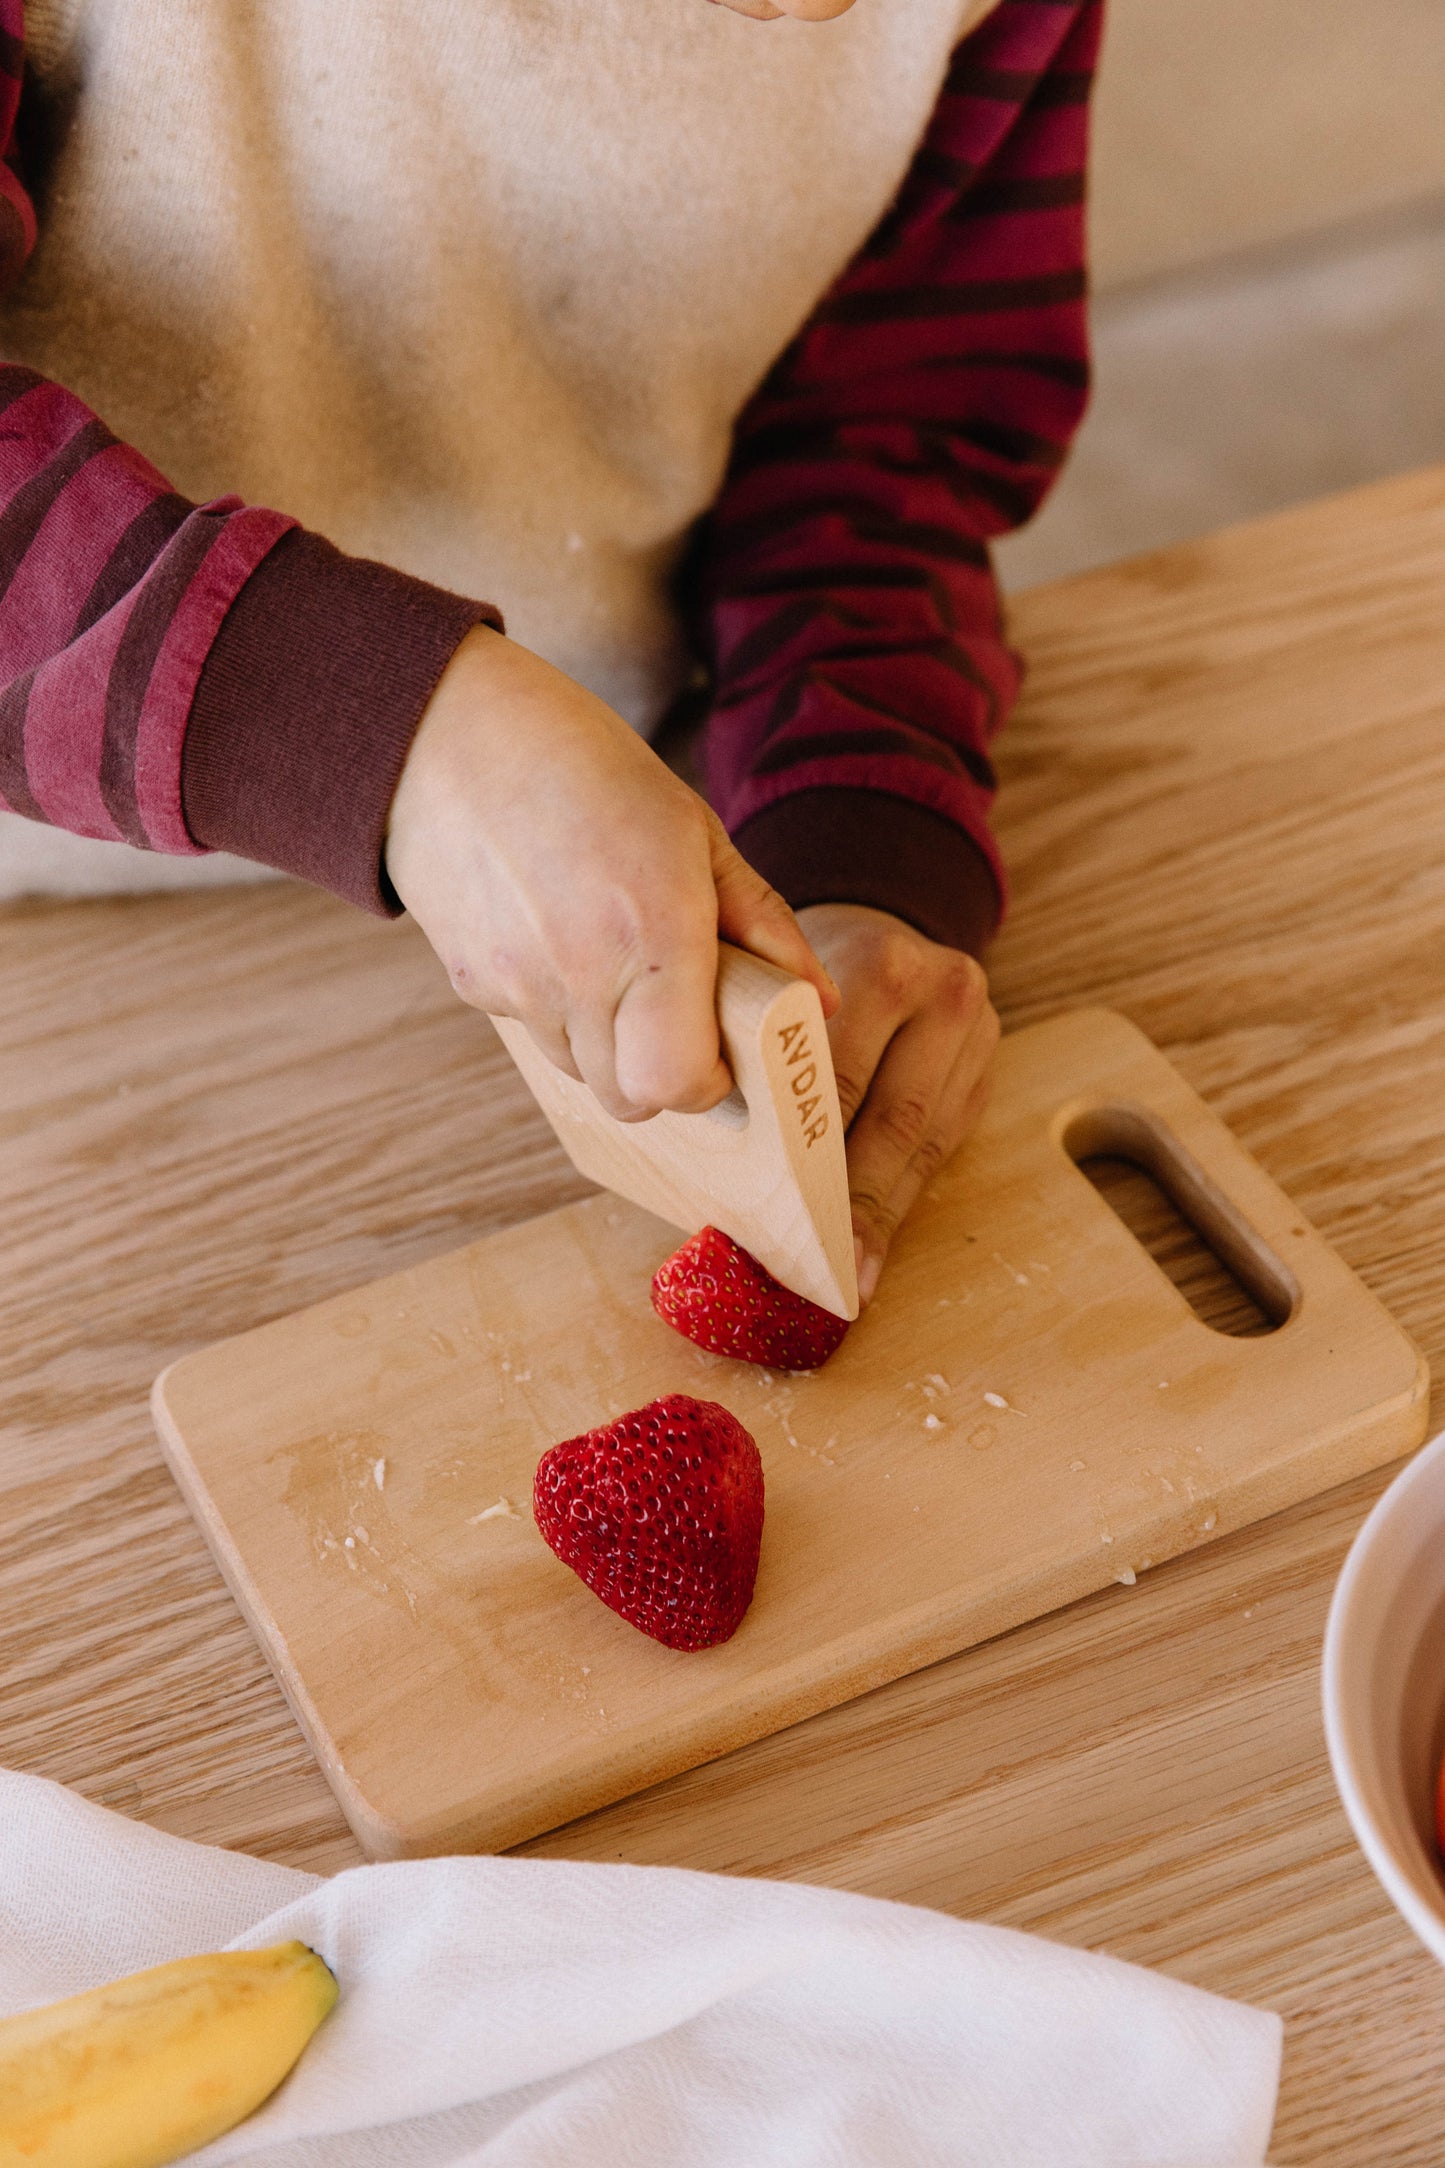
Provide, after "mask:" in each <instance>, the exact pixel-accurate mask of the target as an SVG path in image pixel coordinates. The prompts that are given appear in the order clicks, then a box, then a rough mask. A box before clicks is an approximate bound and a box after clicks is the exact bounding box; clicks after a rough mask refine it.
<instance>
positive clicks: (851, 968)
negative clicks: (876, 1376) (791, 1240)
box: [798, 903, 999, 1305]
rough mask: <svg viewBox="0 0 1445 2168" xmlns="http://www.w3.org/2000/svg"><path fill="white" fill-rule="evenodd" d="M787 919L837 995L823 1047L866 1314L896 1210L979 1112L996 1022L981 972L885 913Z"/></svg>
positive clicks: (849, 909)
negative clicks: (834, 1082)
mask: <svg viewBox="0 0 1445 2168" xmlns="http://www.w3.org/2000/svg"><path fill="white" fill-rule="evenodd" d="M798 921H799V924H800V925H801V926H802V928H803V931H804V932H805V933H806V935H807V937H808V940H809V941H810V943H811V944H812V947H813V950H814V952H815V953H816V955H817V956H818V957H819V958H820V959H821V961H822V962H823V963H824V964H826V966H827V967H828V969H829V971H831V973H832V975H833V977H834V978H835V979H836V981H837V983H838V986H839V988H840V990H841V992H842V996H843V1001H842V1006H841V1007H840V1008H839V1010H838V1013H837V1014H836V1016H834V1018H833V1020H832V1022H831V1023H830V1024H829V1026H828V1038H829V1041H830V1044H831V1046H832V1050H833V1069H834V1073H835V1074H836V1076H837V1079H838V1097H839V1100H840V1101H841V1103H842V1108H843V1120H844V1122H845V1124H847V1125H848V1187H849V1190H850V1192H851V1194H852V1200H853V1234H854V1239H855V1243H856V1247H857V1252H858V1293H859V1296H860V1298H861V1300H862V1301H863V1303H864V1304H865V1305H866V1304H867V1302H868V1301H869V1300H870V1299H871V1297H872V1294H873V1290H874V1289H875V1288H876V1287H877V1285H878V1275H879V1273H880V1272H881V1270H882V1268H883V1260H884V1258H885V1256H886V1255H887V1252H888V1245H889V1243H890V1242H891V1241H892V1239H893V1236H894V1234H895V1233H896V1231H897V1229H898V1226H899V1223H900V1222H901V1220H902V1219H903V1217H904V1215H905V1213H906V1212H907V1211H908V1210H909V1208H910V1206H911V1205H912V1204H913V1201H914V1199H915V1198H916V1197H917V1195H918V1193H919V1191H920V1190H921V1189H922V1188H923V1186H924V1184H925V1183H926V1182H928V1181H930V1180H931V1179H932V1177H933V1176H934V1175H935V1174H936V1173H937V1172H938V1169H939V1168H940V1167H941V1166H942V1165H943V1163H944V1161H945V1160H946V1159H947V1158H948V1157H949V1156H950V1154H951V1153H952V1152H953V1151H954V1150H955V1149H956V1148H957V1146H958V1145H959V1144H960V1143H961V1142H962V1141H963V1139H964V1137H965V1136H966V1135H967V1134H968V1132H969V1130H970V1129H971V1128H972V1127H973V1125H974V1123H975V1122H976V1121H977V1120H978V1118H979V1116H980V1115H981V1114H982V1112H983V1110H984V1107H985V1105H986V1103H987V1100H988V1087H989V1078H990V1070H991V1067H992V1063H993V1053H994V1048H995V1047H996V1046H997V1045H998V1039H999V1021H998V1017H997V1015H996V1014H995V1013H994V1008H993V1004H992V1002H991V1001H990V1000H989V998H988V980H987V978H986V977H985V976H984V970H983V966H982V964H980V963H977V962H975V960H974V958H973V957H971V956H965V955H964V954H963V953H962V952H961V951H960V950H958V949H951V948H942V947H940V946H939V944H938V943H937V942H936V941H930V940H929V939H928V938H927V937H926V935H924V934H921V933H919V932H917V931H916V930H915V928H914V927H912V926H909V925H907V924H906V923H905V922H904V921H903V920H902V919H899V918H894V917H892V916H891V915H890V913H888V912H887V911H874V910H871V909H869V908H868V907H867V906H866V905H863V904H856V903H817V904H812V905H810V906H809V907H808V908H807V909H806V910H802V911H799V913H798Z"/></svg>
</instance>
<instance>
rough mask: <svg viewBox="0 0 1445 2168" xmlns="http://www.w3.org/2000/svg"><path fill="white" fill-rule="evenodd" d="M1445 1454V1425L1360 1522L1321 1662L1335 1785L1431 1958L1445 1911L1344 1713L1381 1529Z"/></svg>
mask: <svg viewBox="0 0 1445 2168" xmlns="http://www.w3.org/2000/svg"><path fill="white" fill-rule="evenodd" d="M1442 1460H1445V1431H1440V1432H1439V1433H1437V1435H1436V1436H1435V1437H1433V1438H1431V1439H1429V1440H1427V1442H1426V1443H1425V1444H1424V1445H1422V1446H1421V1447H1420V1449H1419V1451H1418V1452H1416V1453H1415V1454H1414V1455H1412V1457H1411V1458H1410V1459H1409V1460H1408V1461H1407V1462H1406V1463H1405V1466H1404V1467H1403V1468H1402V1469H1401V1470H1400V1473H1399V1474H1398V1475H1397V1476H1396V1477H1395V1478H1394V1481H1393V1482H1392V1483H1390V1484H1389V1485H1388V1487H1387V1488H1386V1489H1385V1490H1384V1491H1382V1492H1381V1494H1380V1496H1379V1497H1378V1498H1377V1499H1376V1500H1375V1503H1374V1505H1373V1506H1372V1507H1371V1509H1370V1511H1369V1513H1368V1514H1367V1515H1366V1516H1365V1519H1364V1520H1363V1521H1362V1522H1361V1524H1360V1526H1359V1528H1358V1530H1357V1531H1356V1533H1355V1538H1354V1541H1353V1542H1352V1543H1351V1545H1350V1548H1349V1550H1348V1552H1347V1553H1346V1555H1345V1562H1344V1565H1343V1566H1342V1567H1341V1568H1340V1575H1339V1579H1338V1580H1337V1581H1336V1583H1335V1588H1334V1594H1333V1595H1332V1596H1331V1598H1330V1608H1329V1615H1328V1618H1327V1619H1326V1622H1325V1639H1324V1650H1323V1655H1322V1658H1321V1663H1320V1700H1321V1704H1322V1709H1323V1715H1324V1726H1325V1747H1326V1750H1327V1752H1328V1755H1329V1762H1330V1771H1331V1774H1332V1775H1333V1777H1334V1780H1335V1790H1336V1791H1337V1792H1338V1793H1339V1796H1340V1802H1341V1804H1342V1806H1343V1807H1344V1810H1345V1815H1346V1818H1347V1820H1348V1821H1349V1824H1350V1827H1351V1829H1352V1830H1353V1831H1354V1834H1355V1841H1356V1843H1357V1844H1358V1845H1359V1847H1360V1850H1361V1851H1362V1852H1363V1853H1364V1855H1365V1858H1366V1859H1367V1860H1368V1862H1369V1864H1370V1866H1371V1868H1372V1869H1373V1871H1374V1874H1375V1877H1376V1880H1377V1881H1378V1882H1379V1883H1380V1885H1381V1887H1382V1888H1383V1890H1384V1892H1385V1894H1386V1896H1387V1897H1388V1898H1389V1899H1390V1901H1391V1903H1392V1904H1393V1905H1394V1906H1395V1909H1396V1910H1397V1911H1398V1912H1399V1913H1400V1915H1401V1917H1402V1918H1403V1919H1404V1921H1405V1923H1406V1925H1407V1926H1409V1927H1410V1928H1411V1929H1412V1930H1413V1932H1414V1933H1415V1935H1416V1936H1417V1937H1418V1938H1419V1940H1420V1941H1421V1942H1423V1943H1424V1945H1425V1947H1426V1949H1427V1950H1429V1952H1430V1954H1431V1956H1432V1957H1434V1958H1436V1959H1437V1960H1438V1961H1439V1962H1440V1963H1441V1964H1445V1909H1442V1910H1441V1911H1436V1910H1435V1909H1434V1908H1433V1907H1432V1906H1431V1905H1428V1904H1427V1903H1426V1902H1425V1901H1424V1899H1423V1898H1422V1897H1421V1895H1420V1892H1419V1891H1418V1889H1417V1888H1416V1887H1415V1884H1414V1883H1413V1882H1412V1881H1411V1880H1410V1878H1409V1877H1408V1876H1407V1875H1406V1874H1405V1872H1404V1871H1403V1869H1402V1868H1401V1866H1400V1864H1399V1861H1398V1859H1397V1857H1396V1855H1395V1852H1394V1849H1393V1847H1392V1846H1391V1845H1390V1844H1389V1843H1388V1842H1387V1840H1386V1838H1385V1837H1384V1835H1383V1833H1382V1832H1381V1830H1380V1829H1379V1827H1378V1825H1377V1823H1376V1821H1375V1818H1374V1816H1373V1814H1372V1813H1371V1811H1370V1807H1369V1805H1368V1802H1367V1799H1366V1796H1365V1787H1364V1783H1363V1781H1362V1778H1361V1774H1360V1763H1359V1760H1358V1757H1357V1755H1356V1753H1355V1749H1354V1743H1353V1736H1352V1727H1351V1724H1350V1720H1349V1718H1348V1716H1347V1714H1346V1697H1345V1693H1344V1671H1345V1665H1346V1652H1347V1650H1348V1649H1349V1648H1350V1646H1351V1644H1352V1629H1353V1628H1354V1625H1355V1622H1356V1613H1357V1612H1358V1610H1359V1608H1360V1606H1361V1602H1362V1593H1361V1592H1362V1589H1363V1588H1364V1586H1365V1583H1366V1578H1367V1575H1368V1572H1369V1567H1370V1562H1371V1557H1372V1554H1373V1551H1374V1547H1375V1543H1376V1539H1377V1538H1378V1536H1379V1533H1380V1531H1381V1529H1382V1528H1384V1527H1385V1526H1386V1525H1388V1524H1389V1523H1391V1522H1393V1521H1394V1520H1395V1519H1396V1518H1397V1517H1398V1515H1399V1514H1400V1513H1401V1511H1402V1509H1403V1507H1404V1505H1405V1502H1406V1500H1407V1499H1408V1498H1409V1497H1410V1496H1411V1495H1412V1494H1413V1492H1414V1490H1415V1488H1416V1486H1417V1485H1418V1484H1419V1483H1421V1482H1422V1481H1424V1480H1425V1478H1426V1477H1428V1476H1429V1475H1430V1474H1431V1473H1432V1472H1433V1470H1435V1469H1436V1468H1437V1467H1438V1466H1439V1465H1440V1463H1441V1462H1442Z"/></svg>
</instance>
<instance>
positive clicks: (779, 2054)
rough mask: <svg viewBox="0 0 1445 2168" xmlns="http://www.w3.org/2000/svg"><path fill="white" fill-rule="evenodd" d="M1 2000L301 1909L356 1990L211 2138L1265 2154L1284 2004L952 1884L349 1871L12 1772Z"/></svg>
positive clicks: (506, 1862)
mask: <svg viewBox="0 0 1445 2168" xmlns="http://www.w3.org/2000/svg"><path fill="white" fill-rule="evenodd" d="M0 1830H3V1832H4V1841H3V1845H0V2012H11V2011H15V2010H19V2009H23V2008H27V2007H30V2006H33V2005H35V2004H37V2003H41V2002H46V2001H50V2000H54V1999H56V1998H58V1997H60V1996H62V1995H68V1994H75V1993H79V1992H80V1991H81V1990H83V1989H85V1988H88V1987H93V1986H96V1985H99V1984H100V1983H101V1982H103V1981H105V1980H107V1979H111V1978H114V1977H117V1976H119V1975H121V1974H124V1973H126V1972H130V1971H135V1970H138V1969H140V1968H141V1967H143V1966H147V1965H155V1964H161V1963H164V1962H165V1961H166V1960H168V1959H170V1958H175V1957H182V1956H188V1955H191V1954H193V1953H195V1952H199V1951H203V1950H207V1949H216V1948H220V1947H223V1946H227V1945H229V1946H234V1947H241V1948H246V1947H253V1948H254V1947H261V1946H264V1945H266V1944H269V1943H275V1942H280V1941H285V1940H289V1939H290V1938H291V1937H293V1936H294V1937H297V1938H299V1939H300V1940H301V1941H303V1942H306V1943H309V1944H310V1945H311V1946H312V1947H313V1948H314V1949H317V1950H319V1951H320V1952H321V1954H322V1955H323V1956H324V1957H325V1958H326V1960H327V1962H328V1964H330V1965H331V1967H332V1968H333V1970H334V1971H335V1973H336V1975H337V1977H338V1979H339V1980H340V1982H341V2000H340V2002H339V2004H338V2006H337V2008H336V2011H335V2012H334V2014H333V2015H332V2016H331V2017H330V2018H329V2019H328V2020H327V2022H326V2024H325V2025H324V2027H323V2028H322V2030H321V2031H320V2033H319V2034H318V2035H317V2036H316V2038H315V2039H314V2041H313V2042H312V2044H311V2046H310V2048H309V2049H308V2050H307V2053H306V2055H305V2056H304V2058H303V2059H302V2061H301V2063H300V2064H299V2065H298V2066H297V2069H296V2070H295V2072H294V2073H293V2075H292V2076H291V2078H290V2079H289V2080H288V2081H287V2083H286V2084H285V2085H284V2086H283V2088H282V2089H281V2091H280V2092H279V2093H278V2094H277V2095H276V2096H275V2097H274V2098H273V2100H272V2101H271V2102H270V2103H269V2104H268V2105H267V2106H266V2107H264V2108H263V2109H261V2110H260V2111H259V2113H258V2114H257V2115H255V2116H254V2117H253V2118H252V2119H251V2120H250V2121H248V2122H246V2123H244V2124H242V2125H241V2126H240V2127H239V2128H238V2129H237V2130H235V2131H233V2132H231V2133H230V2134H229V2135H228V2136H227V2137H225V2138H222V2139H219V2140H218V2141H217V2142H216V2143H215V2144H214V2145H212V2146H210V2147H207V2148H206V2149H205V2150H204V2151H203V2152H202V2153H200V2154H197V2155H196V2156H195V2160H196V2162H197V2164H198V2168H201V2164H204V2168H218V2164H220V2163H222V2162H230V2161H243V2160H244V2161H248V2162H251V2163H253V2164H255V2168H578V2163H581V2162H586V2163H588V2164H589V2168H1258V2164H1259V2163H1260V2162H1261V2161H1262V2160H1263V2157H1264V2149H1265V2146H1266V2145H1267V2143H1268V2138H1269V2131H1270V2125H1271V2122H1272V2119H1273V2113H1274V2099H1275V2089H1276V2084H1277V2079H1278V2070H1279V2052H1280V2023H1279V2020H1278V2018H1276V2017H1273V2016H1271V2015H1269V2014H1268V2013H1266V2012H1264V2011H1259V2010H1251V2009H1247V2008H1245V2007H1243V2006H1242V2005H1240V2004H1237V2003H1232V2002H1226V2001H1223V2000H1221V1999H1220V1998H1219V1997H1217V1996H1213V1995H1208V1994H1205V1993H1203V1992H1201V1991H1200V1990H1199V1989H1197V1988H1192V1987H1186V1986H1184V1985H1182V1984H1181V1983H1179V1982H1178V1981H1175V1980H1170V1979H1166V1978H1164V1977H1162V1976H1160V1975H1158V1974H1153V1973H1148V1972H1144V1971H1140V1970H1138V1969H1137V1968H1135V1967H1134V1966H1131V1965H1125V1964H1121V1963H1119V1962H1118V1961H1116V1960H1115V1959H1112V1958H1107V1957H1097V1956H1091V1955H1088V1954H1087V1953H1085V1952H1082V1951H1078V1950H1071V1949H1064V1948H1061V1947H1059V1946H1057V1945H1055V1944H1052V1943H1048V1942H1043V1941H1038V1940H1036V1939H1034V1938H1033V1937H1031V1936H1027V1935H1020V1934H1014V1933H1012V1932H1010V1931H1009V1930H1007V1929H1004V1928H995V1927H978V1926H969V1925H965V1924H962V1923H960V1922H959V1921H957V1920H953V1919H949V1918H947V1917H945V1916H944V1915H942V1914H940V1913H933V1912H926V1911H921V1910H918V1909H915V1908H914V1907H912V1906H908V1905H897V1904H886V1903H882V1902H879V1901H878V1900H876V1899H873V1898H866V1897H853V1896H845V1895H841V1894H839V1893H837V1892H836V1891H831V1890H823V1889H809V1888H803V1887H800V1886H797V1885H793V1884H788V1883H775V1882H759V1881H743V1880H734V1879H732V1878H729V1877H725V1876H714V1875H702V1874H690V1873H683V1872H680V1871H676V1870H673V1869H668V1868H656V1867H619V1866H580V1865H571V1864H565V1863H561V1862H551V1861H540V1860H539V1861H532V1860H520V1859H489V1858H470V1859H439V1860H425V1861H417V1862H410V1863H406V1864H402V1865H397V1866H379V1867H360V1868H355V1869H353V1870H352V1871H351V1872H349V1873H345V1874H339V1875H337V1876H336V1877H335V1878H334V1879H332V1880H330V1881H326V1880H322V1879H321V1878H319V1877H317V1876H314V1875H308V1874H300V1873H297V1872H296V1871H295V1870H293V1869H291V1868H287V1867H276V1866H268V1865H266V1864H264V1863H263V1862H261V1861H259V1860H254V1859H248V1858H245V1857H244V1856H242V1855H241V1854H239V1853H233V1852H222V1851H214V1850H211V1849H209V1848H208V1847H205V1846H201V1845H194V1844H187V1843H185V1842H183V1841H182V1840H181V1839H179V1838H175V1837H168V1836H165V1835H163V1834H161V1833H160V1832H159V1831H156V1830H153V1829H149V1828H146V1827H144V1826H143V1825H142V1824H140V1823H135V1822H129V1821H126V1820H124V1819H123V1818H122V1817H120V1816H119V1815H115V1814H111V1813H108V1812H107V1811H106V1810H105V1809H104V1808H100V1807H95V1806H92V1805H90V1804H89V1803H88V1802H87V1801H85V1800H82V1799H80V1798H78V1797H76V1796H75V1795H74V1794H73V1793H70V1792H67V1791H65V1790H63V1789H62V1788H61V1787H60V1786H58V1785H54V1784H50V1783H47V1782H45V1781H44V1780H43V1779H40V1778H36V1777H26V1776H20V1775H15V1774H9V1773H4V1772H0Z"/></svg>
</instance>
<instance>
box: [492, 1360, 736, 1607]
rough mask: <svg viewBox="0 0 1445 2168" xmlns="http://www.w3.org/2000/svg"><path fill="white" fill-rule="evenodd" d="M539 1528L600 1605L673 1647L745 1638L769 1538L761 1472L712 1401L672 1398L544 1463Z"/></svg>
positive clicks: (570, 1441)
mask: <svg viewBox="0 0 1445 2168" xmlns="http://www.w3.org/2000/svg"><path fill="white" fill-rule="evenodd" d="M532 1511H533V1513H534V1514H535V1516H536V1521H537V1526H538V1528H539V1529H540V1530H541V1532H542V1534H543V1536H544V1537H545V1538H546V1540H547V1542H548V1543H549V1544H550V1545H551V1547H552V1549H553V1550H554V1551H555V1552H556V1553H557V1556H558V1557H559V1558H560V1559H561V1561H562V1563H563V1565H564V1566H570V1567H571V1568H572V1571H573V1572H574V1573H575V1574H578V1575H580V1577H581V1578H582V1580H584V1581H585V1582H586V1583H587V1586H588V1587H589V1588H590V1589H591V1590H592V1593H593V1594H594V1595H595V1596H600V1597H601V1598H602V1601H603V1602H604V1603H605V1604H607V1605H609V1606H610V1608H611V1609H612V1610H614V1611H616V1612H617V1613H618V1614H619V1616H620V1617H622V1618H625V1619H626V1620H627V1622H628V1624H629V1625H630V1626H636V1627H637V1628H638V1629H639V1630H640V1631H641V1632H642V1633H645V1634H651V1636H652V1638H653V1640H654V1641H661V1642H664V1643H665V1644H666V1646H667V1647H668V1648H670V1649H709V1648H712V1647H713V1646H714V1644H715V1643H716V1642H719V1641H726V1640H728V1639H729V1637H730V1636H731V1635H733V1634H734V1633H736V1632H737V1629H738V1625H739V1623H740V1622H741V1619H742V1615H743V1613H744V1612H745V1611H746V1610H747V1607H748V1605H749V1603H750V1602H751V1601H752V1594H753V1583H754V1581H755V1580H756V1579H757V1574H758V1551H759V1549H760V1547H761V1545H762V1540H763V1464H762V1461H761V1459H760V1458H759V1455H758V1449H757V1446H756V1445H755V1444H754V1443H753V1441H752V1439H751V1438H750V1437H749V1435H748V1433H747V1432H746V1431H745V1430H744V1429H743V1426H742V1424H741V1423H740V1422H739V1421H738V1420H737V1417H736V1416H734V1415H730V1414H729V1413H728V1411H727V1409H726V1408H723V1407H719V1406H718V1404H717V1402H716V1401H715V1400H692V1399H690V1398H689V1397H688V1395H687V1394H686V1393H669V1394H668V1395H667V1397H666V1399H664V1400H654V1401H652V1402H650V1403H649V1405H648V1406H647V1407H645V1408H635V1409H634V1410H633V1412H632V1414H631V1415H620V1416H619V1417H618V1418H617V1421H616V1422H615V1423H604V1424H603V1425H602V1426H601V1428H600V1429H598V1430H589V1431H586V1432H584V1433H583V1435H582V1436H581V1437H580V1438H565V1439H563V1441H562V1443H561V1444H560V1445H554V1446H553V1447H552V1448H551V1450H550V1452H546V1453H544V1454H543V1455H542V1458H541V1460H540V1461H539V1462H538V1464H537V1475H536V1480H535V1482H534V1483H533V1485H532Z"/></svg>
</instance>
